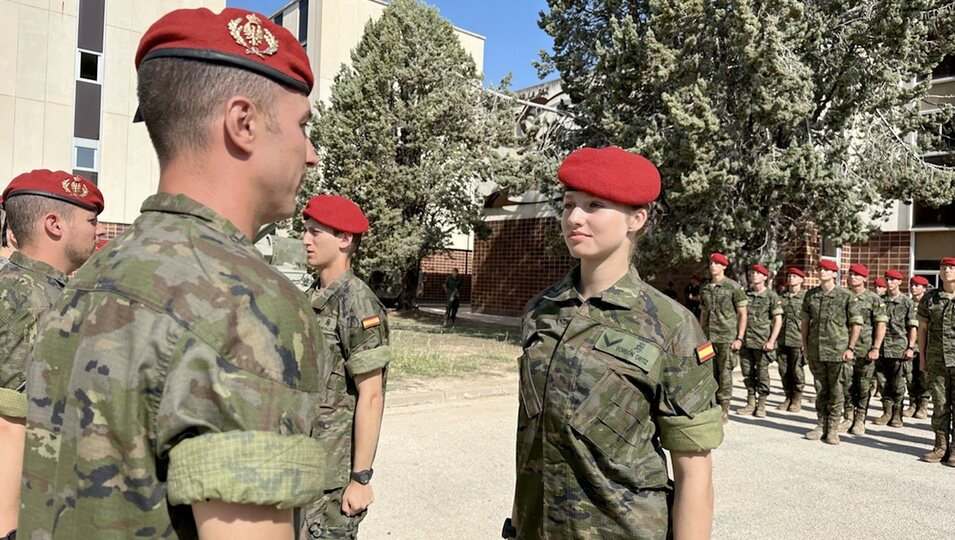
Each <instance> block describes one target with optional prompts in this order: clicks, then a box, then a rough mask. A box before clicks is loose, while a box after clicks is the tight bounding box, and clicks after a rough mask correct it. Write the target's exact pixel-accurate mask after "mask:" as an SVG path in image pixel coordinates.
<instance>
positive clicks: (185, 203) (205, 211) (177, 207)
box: [140, 193, 252, 246]
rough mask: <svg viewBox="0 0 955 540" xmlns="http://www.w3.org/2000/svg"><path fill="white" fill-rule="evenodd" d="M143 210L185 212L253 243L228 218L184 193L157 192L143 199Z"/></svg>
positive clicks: (232, 235) (225, 232)
mask: <svg viewBox="0 0 955 540" xmlns="http://www.w3.org/2000/svg"><path fill="white" fill-rule="evenodd" d="M140 211H141V212H144V213H145V212H162V213H165V214H183V215H187V216H192V217H196V218H199V219H201V220H202V221H205V222H206V223H208V224H209V226H210V227H212V228H213V229H215V230H217V231H219V232H221V233H222V234H224V235H226V236H228V237H229V238H230V239H231V240H233V241H235V242H238V243H240V244H244V245H248V246H251V245H252V240H250V239H249V237H248V236H246V235H245V234H243V233H242V231H240V230H239V229H238V227H236V226H235V225H233V224H232V222H231V221H229V220H228V219H226V218H224V217H222V216H220V215H219V214H217V213H216V212H215V211H213V210H212V209H211V208H209V207H208V206H205V205H203V204H201V203H199V202H196V201H195V200H193V199H190V198H189V197H187V196H185V195H182V194H176V195H174V194H172V193H157V194H155V195H151V196H149V197H148V198H147V199H146V200H145V201H143V206H142V208H141V209H140Z"/></svg>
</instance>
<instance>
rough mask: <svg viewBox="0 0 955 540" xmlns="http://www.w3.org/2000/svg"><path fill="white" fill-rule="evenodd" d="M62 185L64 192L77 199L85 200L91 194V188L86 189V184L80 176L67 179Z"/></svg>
mask: <svg viewBox="0 0 955 540" xmlns="http://www.w3.org/2000/svg"><path fill="white" fill-rule="evenodd" d="M61 185H62V186H63V191H65V192H67V193H68V194H70V195H72V196H74V197H76V198H77V199H85V198H86V196H87V195H89V194H90V190H89V188H88V187H86V184H84V183H83V179H82V178H80V177H79V176H73V177H70V178H67V179H66V180H63V183H62V184H61Z"/></svg>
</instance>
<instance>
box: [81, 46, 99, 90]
mask: <svg viewBox="0 0 955 540" xmlns="http://www.w3.org/2000/svg"><path fill="white" fill-rule="evenodd" d="M78 52H79V55H80V58H79V62H78V64H79V66H78V67H79V73H78V74H77V79H82V80H84V81H90V82H95V83H102V77H100V55H99V54H97V53H93V52H89V51H78Z"/></svg>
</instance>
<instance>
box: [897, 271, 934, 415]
mask: <svg viewBox="0 0 955 540" xmlns="http://www.w3.org/2000/svg"><path fill="white" fill-rule="evenodd" d="M927 290H928V280H927V279H925V277H924V276H912V279H910V280H909V292H910V293H911V295H912V304H913V305H914V306H915V309H916V311H918V307H919V303H920V302H921V301H922V297H923V296H925V292H926V291H927ZM914 348H915V357H914V358H913V359H912V362H911V363H906V364H905V365H903V366H902V373H903V374H904V375H905V386H906V388H907V389H908V394H909V407H908V408H907V409H905V411H903V412H902V416H904V417H906V418H909V417H912V418H919V419H925V418H928V400H929V398H930V397H931V393H930V392H929V384H928V377H927V375H926V372H925V371H922V370H920V369H919V364H920V354H919V350H921V347H919V346H918V343H916V344H915V345H914Z"/></svg>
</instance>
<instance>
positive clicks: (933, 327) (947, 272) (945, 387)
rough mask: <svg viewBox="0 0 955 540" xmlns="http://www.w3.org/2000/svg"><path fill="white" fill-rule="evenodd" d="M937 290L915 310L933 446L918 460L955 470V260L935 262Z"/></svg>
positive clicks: (929, 293) (926, 294)
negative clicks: (954, 432) (954, 429)
mask: <svg viewBox="0 0 955 540" xmlns="http://www.w3.org/2000/svg"><path fill="white" fill-rule="evenodd" d="M938 277H939V285H940V286H939V288H938V289H934V290H931V291H929V292H927V293H925V296H924V297H923V298H922V301H921V302H919V307H918V320H919V330H918V344H919V358H920V362H919V370H920V371H922V372H927V373H928V377H927V378H928V383H929V387H930V388H931V390H932V403H933V406H932V431H934V432H935V446H934V447H933V448H932V449H931V450H930V451H929V452H928V453H926V454H925V455H923V456H922V457H921V459H922V461H926V462H929V463H938V462H940V461H941V462H942V463H943V464H945V465H948V466H949V467H955V452H953V451H952V420H953V419H955V414H953V412H952V409H953V407H955V257H945V258H943V259H942V260H941V261H940V262H939V271H938Z"/></svg>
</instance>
